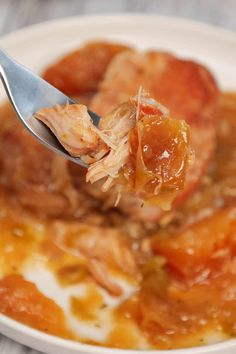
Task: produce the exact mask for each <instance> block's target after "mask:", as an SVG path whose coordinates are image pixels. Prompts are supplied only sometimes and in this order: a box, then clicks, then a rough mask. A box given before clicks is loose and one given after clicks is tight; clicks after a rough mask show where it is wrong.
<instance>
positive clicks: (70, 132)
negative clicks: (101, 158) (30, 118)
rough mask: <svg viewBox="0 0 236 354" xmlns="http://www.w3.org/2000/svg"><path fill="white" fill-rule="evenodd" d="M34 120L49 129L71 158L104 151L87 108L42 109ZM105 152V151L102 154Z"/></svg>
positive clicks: (81, 106) (72, 105)
mask: <svg viewBox="0 0 236 354" xmlns="http://www.w3.org/2000/svg"><path fill="white" fill-rule="evenodd" d="M35 118H37V119H39V120H40V121H42V122H43V123H45V124H46V125H47V126H48V127H49V128H50V129H51V131H52V132H53V133H54V134H55V135H56V137H57V138H58V140H59V141H60V143H61V144H62V145H63V146H64V148H65V149H66V150H67V151H68V152H69V154H70V155H71V156H81V155H86V154H89V153H92V152H96V151H97V150H103V149H105V144H103V143H102V141H101V139H100V138H99V136H98V134H97V129H96V127H95V126H94V124H93V122H92V119H91V117H90V115H89V114H88V111H87V107H85V106H84V105H82V104H66V105H65V106H59V105H57V106H55V107H52V108H43V109H41V110H39V111H38V112H37V113H36V114H35ZM106 151H107V149H105V151H104V154H105V153H106Z"/></svg>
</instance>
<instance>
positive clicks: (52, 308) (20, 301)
mask: <svg viewBox="0 0 236 354" xmlns="http://www.w3.org/2000/svg"><path fill="white" fill-rule="evenodd" d="M0 312H1V313H3V314H4V315H7V316H9V317H11V318H13V319H14V320H16V321H20V322H21V323H24V324H26V325H28V326H31V327H33V328H36V329H38V330H40V331H42V332H46V333H48V334H52V335H57V336H60V337H64V338H70V339H73V337H74V336H73V335H72V333H71V332H70V330H69V329H68V328H67V325H66V319H65V315H64V313H63V310H62V309H61V308H60V307H59V306H58V305H57V304H56V303H55V302H54V301H53V300H51V299H49V298H47V297H46V296H44V295H43V294H42V293H40V291H39V290H38V289H37V287H36V286H35V285H34V284H33V283H31V282H29V281H27V280H25V279H24V278H23V277H22V276H21V275H17V274H15V275H9V276H7V277H5V278H3V279H1V280H0Z"/></svg>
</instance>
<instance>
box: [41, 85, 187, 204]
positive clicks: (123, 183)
mask: <svg viewBox="0 0 236 354" xmlns="http://www.w3.org/2000/svg"><path fill="white" fill-rule="evenodd" d="M168 113H169V112H168V110H167V109H166V108H165V107H163V106H162V105H161V104H159V103H158V102H156V101H154V100H153V99H151V98H149V96H148V95H147V94H145V93H143V92H142V91H141V90H140V92H139V95H138V96H136V97H133V98H131V99H130V100H129V101H127V102H126V103H124V104H122V105H120V106H119V107H118V108H116V109H115V110H114V111H113V112H111V113H110V114H108V115H107V116H105V117H104V118H101V122H100V123H99V129H98V128H96V127H95V126H94V125H93V123H92V120H91V118H90V117H89V114H88V112H87V110H86V108H85V106H83V105H79V104H75V105H71V107H70V106H68V105H66V106H62V107H60V106H56V107H52V108H46V109H41V110H40V111H39V112H37V113H36V114H35V118H37V119H39V120H41V121H43V122H44V123H45V124H46V125H48V127H49V128H50V129H51V130H52V132H53V133H54V134H55V135H56V137H57V138H58V140H59V141H60V142H61V143H62V145H63V146H64V147H65V149H66V150H67V151H68V152H69V153H70V154H71V155H73V156H77V157H81V158H82V159H83V160H84V161H85V162H92V163H91V164H90V166H89V168H88V173H87V176H86V180H87V182H91V183H95V182H97V181H100V180H104V182H103V185H102V191H103V192H106V191H108V190H109V189H110V188H111V187H112V186H113V185H117V186H118V189H117V190H118V191H120V192H121V191H123V189H124V188H125V189H126V190H129V191H131V192H133V193H134V194H136V195H137V196H138V197H139V198H140V199H142V200H148V202H149V203H151V204H152V203H156V204H158V205H160V206H161V207H162V208H163V209H170V207H171V201H172V200H173V198H174V196H175V194H176V191H178V190H180V189H183V186H184V179H185V173H186V169H187V168H188V160H189V155H190V152H189V151H190V149H189V134H188V127H187V125H186V124H185V123H184V121H181V120H175V119H173V118H170V117H169V115H168ZM92 156H93V159H92ZM119 197H120V195H119V194H118V198H119ZM116 204H118V200H117V201H116Z"/></svg>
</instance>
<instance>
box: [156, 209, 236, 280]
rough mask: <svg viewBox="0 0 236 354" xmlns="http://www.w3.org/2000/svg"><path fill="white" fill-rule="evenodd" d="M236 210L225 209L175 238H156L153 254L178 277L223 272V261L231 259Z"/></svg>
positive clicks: (234, 238)
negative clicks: (161, 259) (162, 259)
mask: <svg viewBox="0 0 236 354" xmlns="http://www.w3.org/2000/svg"><path fill="white" fill-rule="evenodd" d="M235 235H236V207H235V206H232V207H228V208H225V209H223V210H220V211H218V212H215V213H214V215H212V216H209V217H208V218H205V219H203V220H201V221H199V222H196V223H195V224H193V225H191V226H189V227H188V228H186V230H184V231H182V232H180V233H177V234H176V235H168V236H167V235H164V237H160V235H157V236H156V237H154V238H153V240H152V248H153V251H154V252H155V253H156V254H158V255H162V256H164V257H165V258H166V259H167V264H168V265H169V266H170V267H171V268H172V269H174V270H175V271H177V272H178V273H179V274H181V275H183V276H185V277H189V278H196V277H199V276H201V275H202V276H204V277H206V276H209V274H211V273H213V274H214V273H215V272H216V273H217V272H219V271H222V270H223V265H224V263H225V260H227V261H228V260H229V259H231V258H232V257H233V256H235V251H236V237H235Z"/></svg>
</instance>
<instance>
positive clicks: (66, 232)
mask: <svg viewBox="0 0 236 354" xmlns="http://www.w3.org/2000/svg"><path fill="white" fill-rule="evenodd" d="M50 234H51V235H52V239H53V240H54V242H55V243H56V245H57V246H58V247H59V248H61V249H63V250H65V251H66V252H68V253H71V254H73V255H75V256H77V257H81V256H83V257H85V260H86V264H87V268H88V270H89V272H90V273H91V274H92V276H93V277H94V279H95V280H96V281H97V282H98V283H99V284H100V285H101V286H102V287H104V288H105V289H107V290H108V291H109V292H110V293H111V294H113V295H120V294H121V293H122V289H121V288H120V286H119V285H118V284H117V283H116V281H115V280H114V277H113V276H112V275H111V270H113V271H116V272H118V273H120V274H122V273H123V274H126V275H131V276H134V277H136V276H137V264H136V259H135V254H134V252H132V243H131V241H130V239H129V237H128V236H127V235H125V234H122V233H121V232H120V231H118V230H116V229H113V228H99V227H95V226H91V225H89V224H83V223H78V222H77V223H76V222H74V223H72V222H60V221H55V222H54V223H53V224H52V227H51V231H50Z"/></svg>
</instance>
